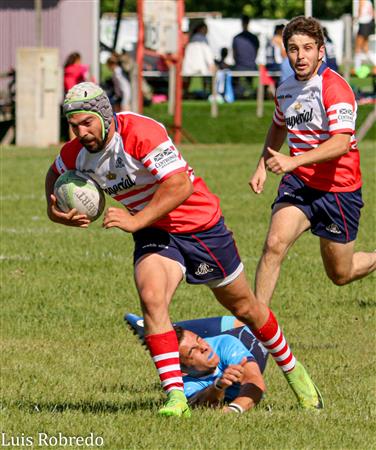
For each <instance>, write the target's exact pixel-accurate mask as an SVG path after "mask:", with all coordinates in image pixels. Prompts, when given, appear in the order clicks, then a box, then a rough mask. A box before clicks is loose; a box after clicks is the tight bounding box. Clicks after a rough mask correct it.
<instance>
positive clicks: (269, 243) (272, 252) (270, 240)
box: [263, 233, 287, 259]
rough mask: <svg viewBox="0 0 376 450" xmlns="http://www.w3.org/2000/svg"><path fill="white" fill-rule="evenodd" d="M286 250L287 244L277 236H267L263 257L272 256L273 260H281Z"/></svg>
mask: <svg viewBox="0 0 376 450" xmlns="http://www.w3.org/2000/svg"><path fill="white" fill-rule="evenodd" d="M286 249H287V244H286V243H285V242H284V240H283V239H282V238H281V236H279V235H278V234H275V233H273V234H269V235H268V237H267V239H266V241H265V244H264V249H263V253H264V255H268V256H272V257H274V258H278V259H282V258H283V256H284V254H285V252H286Z"/></svg>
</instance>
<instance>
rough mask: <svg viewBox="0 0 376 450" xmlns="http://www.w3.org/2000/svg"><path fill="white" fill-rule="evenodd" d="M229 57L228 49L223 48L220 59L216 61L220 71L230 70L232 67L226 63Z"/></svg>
mask: <svg viewBox="0 0 376 450" xmlns="http://www.w3.org/2000/svg"><path fill="white" fill-rule="evenodd" d="M227 55H228V49H227V48H226V47H222V48H221V56H220V58H219V59H216V60H215V64H216V66H217V68H218V69H219V70H223V69H229V68H230V66H229V65H228V64H227V63H226V58H227Z"/></svg>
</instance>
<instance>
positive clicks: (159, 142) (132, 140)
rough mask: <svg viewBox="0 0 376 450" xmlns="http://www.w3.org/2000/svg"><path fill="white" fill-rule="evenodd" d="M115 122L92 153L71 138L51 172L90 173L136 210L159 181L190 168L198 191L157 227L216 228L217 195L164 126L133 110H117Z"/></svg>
mask: <svg viewBox="0 0 376 450" xmlns="http://www.w3.org/2000/svg"><path fill="white" fill-rule="evenodd" d="M115 120H116V125H117V130H116V132H115V134H114V136H113V138H112V139H111V141H110V142H109V143H108V144H107V146H106V148H105V149H103V150H102V151H100V152H98V153H90V152H89V151H87V150H86V149H85V148H84V147H83V146H82V144H80V142H79V141H78V139H73V140H72V141H70V142H68V143H66V144H65V145H64V146H63V147H62V149H61V151H60V154H59V155H58V156H57V158H56V159H55V162H54V164H53V166H52V168H53V170H54V171H55V172H56V173H57V174H62V173H64V172H65V171H67V170H73V169H77V170H79V171H81V172H84V173H86V174H87V175H89V176H90V177H91V178H93V179H94V180H95V181H96V182H97V183H98V184H99V186H100V187H101V188H102V189H103V190H104V191H105V192H106V193H107V194H109V195H110V196H111V197H113V198H114V199H115V200H117V201H119V202H120V203H122V204H123V205H124V206H125V207H126V208H127V209H128V210H129V211H130V212H131V213H134V214H136V213H137V212H139V211H141V210H142V209H143V208H144V207H145V206H146V205H147V204H148V203H149V201H150V200H151V199H152V197H153V195H154V193H155V191H156V190H157V189H158V186H159V184H160V183H162V182H163V181H164V180H166V179H167V178H168V177H170V176H171V175H174V174H176V173H179V172H186V173H187V174H188V175H189V177H190V179H191V181H192V183H193V186H194V192H193V193H192V195H191V196H190V197H189V198H188V199H187V200H185V201H184V202H183V203H182V204H181V205H179V206H178V207H177V208H176V209H174V210H173V211H171V212H170V213H168V214H167V215H166V216H164V217H163V218H161V219H160V220H158V221H157V222H155V223H154V224H153V226H154V227H157V228H161V229H164V230H166V231H168V232H170V233H188V232H194V231H198V230H199V231H204V230H207V229H208V228H211V227H212V226H214V225H215V224H216V223H217V222H218V220H219V219H220V217H221V210H220V205H219V199H218V197H217V196H215V195H214V194H213V193H211V192H210V191H209V189H208V188H207V186H206V185H205V183H204V181H203V180H202V179H201V178H199V177H196V176H195V174H194V171H193V169H192V168H191V167H190V166H189V165H188V164H187V163H186V161H185V160H184V158H183V157H182V155H181V153H180V152H179V151H178V150H177V149H176V147H175V146H174V144H173V142H172V141H171V139H170V138H169V136H168V135H167V132H166V129H165V128H164V126H163V125H162V124H160V123H159V122H156V121H155V120H153V119H151V118H148V117H145V116H142V115H139V114H135V113H131V112H123V113H119V114H117V115H116V116H115Z"/></svg>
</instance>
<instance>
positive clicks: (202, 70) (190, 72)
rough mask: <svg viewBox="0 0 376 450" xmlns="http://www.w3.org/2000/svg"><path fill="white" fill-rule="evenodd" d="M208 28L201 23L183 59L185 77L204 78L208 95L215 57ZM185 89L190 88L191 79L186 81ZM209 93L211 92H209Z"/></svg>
mask: <svg viewBox="0 0 376 450" xmlns="http://www.w3.org/2000/svg"><path fill="white" fill-rule="evenodd" d="M207 33H208V27H207V26H206V24H205V23H204V22H200V23H199V24H198V25H197V26H196V27H195V28H194V30H193V33H192V36H191V39H190V40H189V43H188V45H187V46H186V47H185V52H184V59H183V75H184V76H185V77H191V76H194V75H202V76H203V89H204V92H205V94H208V93H209V92H210V91H211V89H210V83H211V78H210V77H211V76H212V75H213V73H214V69H215V63H214V55H213V52H212V50H211V48H210V47H209V43H208V40H207V37H206V35H207ZM184 81H185V82H184V88H185V90H186V91H187V90H188V88H189V83H190V79H189V78H187V79H185V80H184ZM208 91H209V92H208Z"/></svg>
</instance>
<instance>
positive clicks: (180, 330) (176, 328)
mask: <svg viewBox="0 0 376 450" xmlns="http://www.w3.org/2000/svg"><path fill="white" fill-rule="evenodd" d="M173 328H174V331H175V333H176V337H177V338H178V344H180V342H181V341H182V340H183V339H184V334H185V329H184V328H183V327H181V326H180V325H173Z"/></svg>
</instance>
